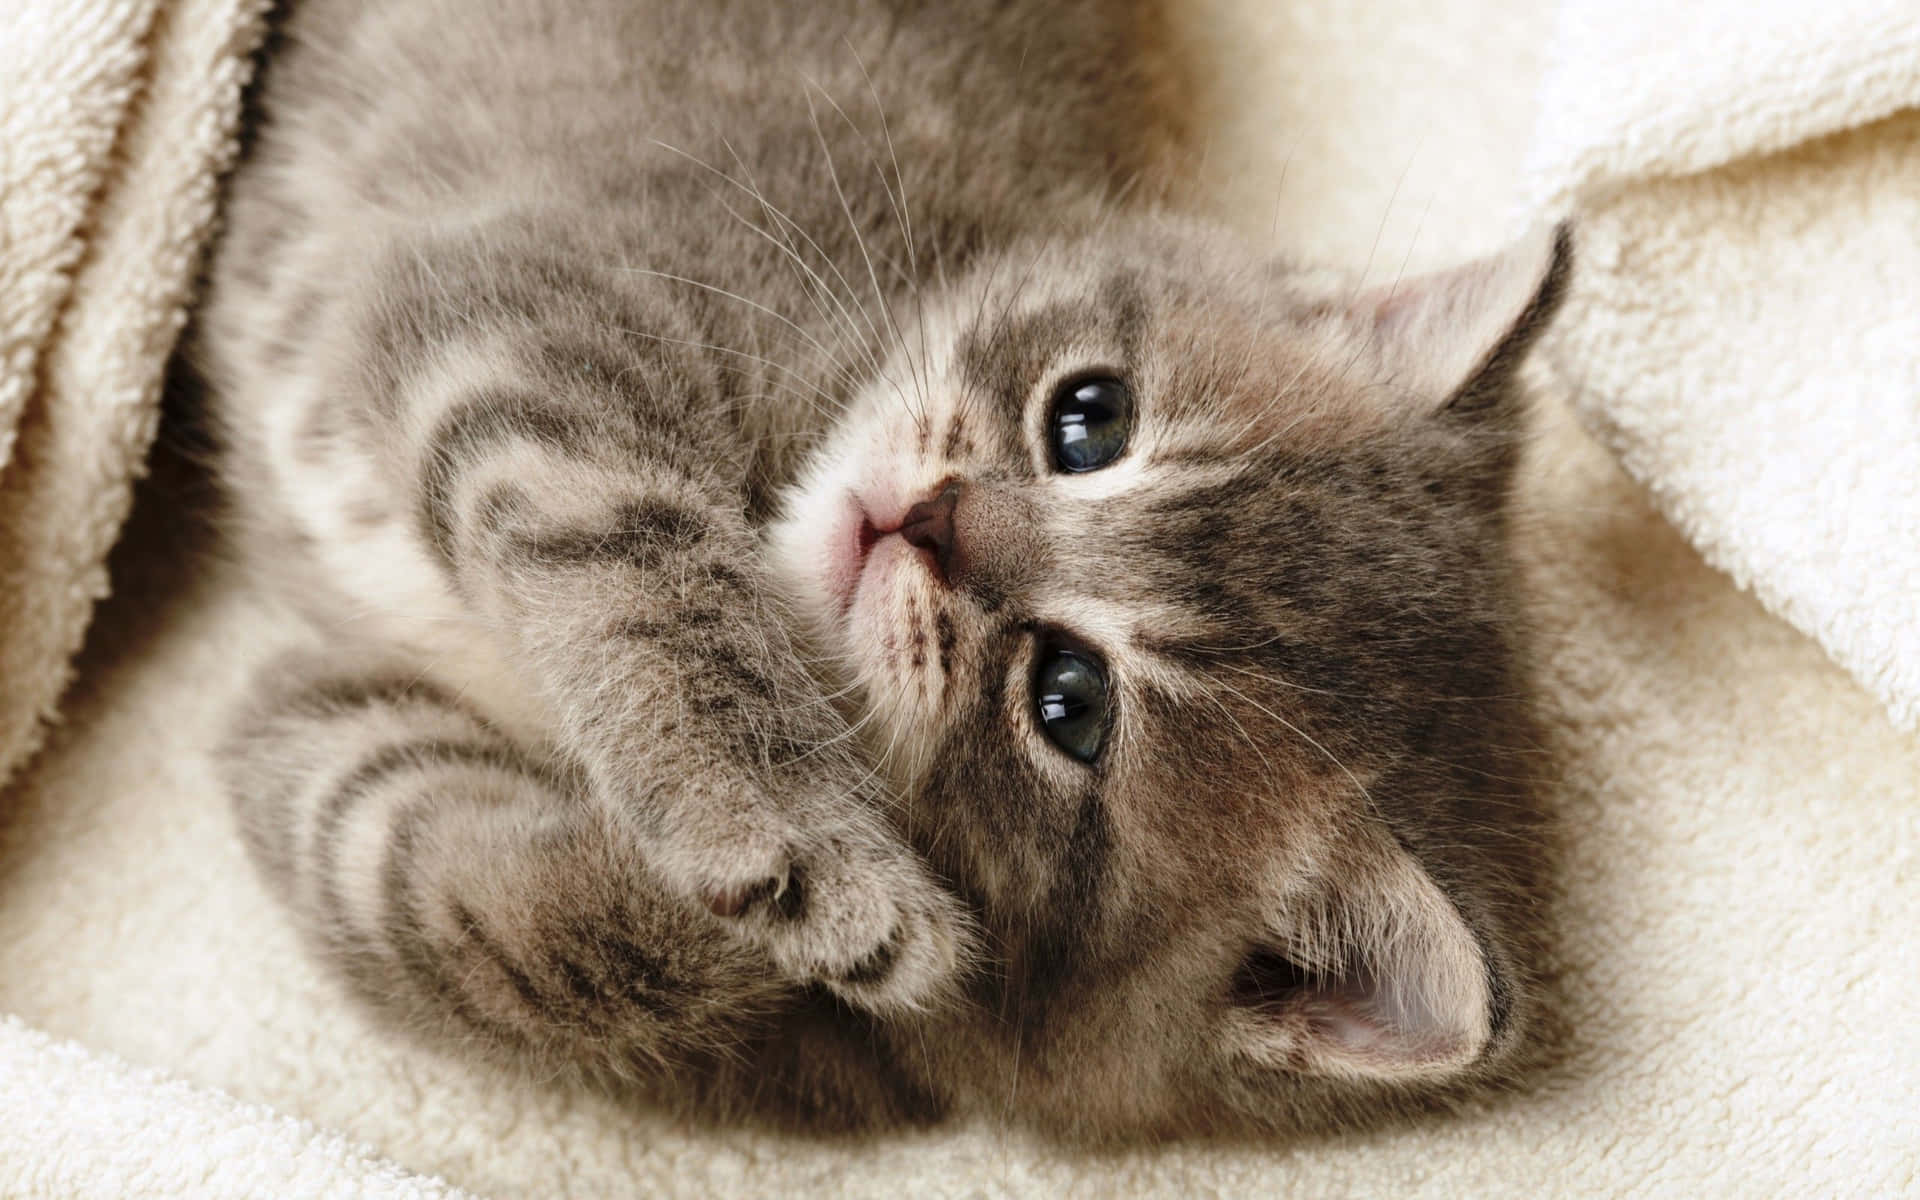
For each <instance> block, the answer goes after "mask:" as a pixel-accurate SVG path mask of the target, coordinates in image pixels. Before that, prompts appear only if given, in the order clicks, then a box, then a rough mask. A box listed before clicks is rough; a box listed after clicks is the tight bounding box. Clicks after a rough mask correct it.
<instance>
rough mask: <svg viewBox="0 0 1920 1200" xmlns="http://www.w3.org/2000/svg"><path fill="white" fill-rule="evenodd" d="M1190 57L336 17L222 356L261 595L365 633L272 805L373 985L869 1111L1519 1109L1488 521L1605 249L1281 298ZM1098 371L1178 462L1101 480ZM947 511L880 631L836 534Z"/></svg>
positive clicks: (499, 1045) (781, 7)
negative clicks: (1068, 432)
mask: <svg viewBox="0 0 1920 1200" xmlns="http://www.w3.org/2000/svg"><path fill="white" fill-rule="evenodd" d="M1161 42H1162V38H1161V36H1160V34H1159V33H1158V32H1157V26H1156V23H1155V18H1154V16H1153V14H1152V12H1151V11H1149V9H1148V7H1147V5H1146V4H1145V3H1144V0H1051V2H1050V3H1046V4H1040V3H1037V2H1031V3H1030V2H1028V0H947V2H942V3H934V2H933V0H816V2H813V3H801V2H799V0H794V2H792V3H776V2H773V0H407V2H405V3H380V4H375V3H370V2H366V0H300V2H299V3H297V4H295V5H293V6H292V10H291V14H290V16H289V17H288V19H287V24H286V27H285V29H284V31H283V34H282V36H281V37H280V38H279V39H278V40H277V42H276V44H275V47H274V50H273V57H272V60H271V62H270V63H269V66H268V70H267V73H266V79H265V83H264V85H263V87H262V88H261V91H260V93H259V96H258V106H257V110H258V111H257V120H258V125H257V128H256V131H255V135H254V139H253V143H252V147H251V149H250V152H249V155H248V158H247V161H246V162H245V164H244V165H243V166H242V168H241V169H240V171H239V173H238V175H237V177H236V179H235V180H234V183H233V188H232V195H231V201H230V207H229V228H228V231H227V233H226V235H225V237H224V239H223V241H222V244H221V246H220V248H219V251H218V253H217V255H216V258H215V261H214V263H213V268H212V273H211V287H210V292H209V295H208V298H207V301H206V304H205V306H204V308H203V310H202V313H201V316H200V321H199V326H198V331H199V332H198V338H197V342H196V346H195V359H196V362H197V363H198V365H199V366H200V368H201V370H202V372H203V373H204V375H205V376H206V378H207V381H208V383H209V385H210V394H211V395H212V397H213V401H212V403H213V416H214V418H215V422H216V424H217V426H218V428H219V429H220V431H221V434H222V436H223V439H224V442H225V446H224V451H223V452H224V463H225V474H226V478H227V480H228V484H229V489H230V491H231V494H232V496H233V501H234V502H233V506H232V507H233V513H234V518H235V520H234V534H235V539H236V544H237V545H238V547H239V548H240V550H241V552H242V553H243V554H244V555H245V556H246V557H247V559H248V560H249V561H250V562H251V563H252V564H254V565H255V566H256V567H257V568H258V569H259V570H260V572H261V573H262V575H263V576H264V577H265V578H266V579H267V580H268V581H269V582H270V583H271V585H272V586H275V587H277V588H279V589H281V590H282V591H283V592H284V593H285V594H287V595H288V596H290V597H291V598H293V599H294V600H295V601H296V603H298V604H299V605H300V606H302V607H303V608H304V609H305V611H306V612H307V614H308V615H309V616H310V617H311V618H312V619H313V620H314V622H315V623H316V626H317V627H318V628H319V629H321V630H323V631H324V636H325V639H326V641H327V643H328V645H327V649H326V650H325V651H324V652H320V651H315V652H312V653H303V654H298V655H295V656H293V657H291V658H289V659H286V660H283V661H281V662H278V663H275V664H274V665H273V666H272V667H271V668H270V669H269V670H267V671H266V672H265V673H263V675H262V678H261V682H260V684H259V685H258V687H257V689H256V691H255V693H254V694H253V695H251V696H249V697H248V698H247V699H246V701H245V702H244V704H243V705H242V706H241V711H242V712H243V714H244V715H243V716H242V718H241V719H240V720H239V722H238V723H237V726H236V729H235V731H234V733H233V735H232V736H231V738H230V739H229V740H228V742H227V743H226V747H225V750H224V751H223V760H222V761H223V766H224V770H225V772H226V776H227V778H228V780H229V782H230V785H231V788H232V792H233V795H234V799H235V803H236V805H237V808H238V811H239V814H240V818H241V827H242V830H243V832H244V834H245V837H246V840H247V844H248V846H249V849H250V851H251V852H252V855H253V857H254V859H255V860H256V862H257V863H258V864H259V866H260V868H261V871H262V874H263V877H264V878H265V879H266V880H267V882H268V884H269V885H270V886H271V887H272V888H273V890H274V891H275V892H276V893H277V894H279V895H280V896H281V897H282V898H283V899H285V901H286V902H287V903H288V905H289V906H290V907H291V909H292V911H293V913H294V914H295V917H296V919H297V921H298V923H299V925H300V926H301V928H302V930H303V931H304V932H305V934H306V935H307V937H308V938H309V940H310V941H311V942H312V944H313V945H314V947H315V948H316V951H317V952H318V953H319V954H321V955H322V956H323V957H324V958H325V959H326V960H327V961H328V962H330V963H331V964H333V966H334V967H335V968H336V969H337V971H338V973H339V974H340V975H341V976H342V977H343V979H344V980H345V981H346V982H347V983H348V985H349V986H350V987H351V988H352V989H353V991H354V992H355V993H356V994H358V995H360V996H361V997H362V998H363V999H365V1000H367V1001H368V1002H370V1003H371V1004H373V1005H374V1006H375V1007H376V1008H377V1009H379V1010H380V1011H382V1012H385V1013H387V1014H388V1015H390V1016H392V1017H394V1018H396V1019H398V1020H399V1021H400V1022H401V1023H403V1024H405V1025H407V1026H410V1027H413V1028H416V1029H419V1030H422V1031H425V1032H429V1033H437V1034H442V1035H445V1034H448V1033H451V1034H452V1035H453V1037H454V1040H455V1041H456V1042H457V1043H458V1044H461V1045H465V1046H467V1047H470V1048H474V1049H475V1050H476V1051H477V1052H479V1053H482V1054H484V1055H487V1056H489V1057H491V1058H493V1059H496V1060H498V1061H502V1062H508V1063H515V1064H519V1065H521V1066H523V1067H526V1068H528V1069H531V1070H534V1071H536V1072H538V1073H540V1074H542V1075H551V1074H555V1073H574V1074H579V1075H582V1076H587V1077H591V1078H595V1079H600V1080H619V1081H629V1082H633V1083H636V1084H640V1085H643V1086H645V1087H647V1088H650V1089H652V1090H653V1091H655V1092H656V1093H657V1094H660V1095H663V1096H667V1097H670V1098H674V1099H678V1100H683V1101H688V1102H693V1103H697V1104H699V1105H701V1106H703V1107H705V1108H708V1109H718V1110H723V1111H733V1112H743V1111H758V1112H764V1113H770V1114H773V1115H776V1116H779V1117H782V1118H783V1119H791V1118H795V1117H800V1116H806V1117H810V1118H813V1119H815V1120H818V1121H822V1122H824V1123H827V1124H832V1125H844V1124H864V1123H875V1122H886V1121H893V1120H922V1119H926V1118H929V1117H931V1116H934V1115H936V1114H939V1113H943V1112H949V1111H954V1110H956V1109H957V1110H995V1111H1003V1112H1005V1113H1006V1115H1008V1116H1012V1117H1017V1118H1020V1119H1025V1120H1029V1121H1032V1122H1034V1123H1037V1124H1039V1125H1042V1126H1044V1127H1047V1128H1050V1129H1052V1130H1055V1131H1056V1132H1061V1133H1066V1134H1071V1135H1074V1136H1083V1137H1104V1136H1110V1135H1115V1134H1126V1133H1142V1132H1146V1133H1176V1132H1188V1131H1202V1130H1204V1131H1217V1130H1222V1129H1227V1128H1247V1127H1250V1128H1255V1129H1278V1128H1285V1127H1297V1126H1301V1125H1313V1124H1325V1123H1328V1122H1345V1121H1351V1120H1357V1119H1361V1118H1364V1117H1368V1116H1373V1115H1378V1114H1379V1113H1383V1112H1391V1111H1400V1110H1403V1109H1406V1108H1408V1107H1410V1106H1415V1105H1420V1104H1426V1103H1431V1102H1434V1101H1437V1100H1444V1099H1447V1098H1449V1097H1454V1096H1459V1095H1464V1094H1467V1093H1468V1092H1469V1091H1471V1090H1472V1089H1473V1088H1474V1087H1477V1086H1481V1085H1485V1084H1489V1083H1493V1082H1497V1081H1499V1080H1502V1079H1504V1078H1506V1077H1507V1076H1508V1074H1509V1073H1510V1071H1511V1070H1512V1069H1513V1067H1514V1065H1515V1064H1517V1063H1519V1062H1521V1061H1522V1060H1523V1059H1524V1057H1525V1052H1526V1050H1527V1048H1528V1046H1529V1044H1530V1036H1531V1031H1532V1030H1534V1029H1535V1028H1537V1026H1538V1017H1537V1010H1538V1002H1537V988H1536V987H1535V985H1534V984H1533V983H1532V978H1533V975H1532V969H1531V964H1532V962H1533V961H1534V958H1535V957H1536V955H1537V946H1536V937H1537V924H1538V919H1537V909H1538V895H1539V892H1540V887H1541V880H1540V854H1539V850H1538V845H1539V837H1538V820H1537V813H1536V811H1535V806H1534V785H1533V782H1532V780H1533V778H1534V776H1535V774H1536V768H1535V762H1534V760H1535V738H1534V734H1533V732H1532V725H1531V717H1530V715H1529V709H1528V705H1527V702H1526V697H1525V684H1524V675H1523V671H1522V665H1521V658H1520V655H1521V652H1522V648H1523V647H1522V637H1521V630H1520V629H1519V627H1518V621H1517V616H1516V606H1515V604H1514V602H1513V599H1512V587H1511V583H1510V570H1509V567H1508V564H1507V558H1506V551H1505V544H1504V543H1505V526H1506V503H1507V500H1506V496H1507V484H1508V479H1509V476H1510V473H1511V470H1512V465H1513V460H1514V457H1515V455H1516V454H1517V447H1518V441H1519V438H1520V436H1521V432H1522V430H1523V428H1524V410H1523V407H1522V406H1521V404H1520V400H1519V397H1518V396H1517V395H1515V393H1514V385H1513V373H1514V369H1515V367H1516V365H1517V363H1518V362H1519V360H1520V359H1521V358H1522V357H1523V356H1524V354H1525V352H1526V349H1527V348H1528V346H1529V345H1530V343H1531V340H1532V338H1533V336H1534V335H1535V334H1536V333H1537V331H1538V329H1539V328H1540V327H1541V326H1542V325H1544V323H1545V322H1546V320H1548V319H1549V318H1550V317H1551V313H1552V309H1553V306H1554V304H1555V302H1556V301H1557V297H1558V295H1559V292H1560V290H1561V288H1562V286H1563V284H1564V279H1565V271H1566V264H1567V248H1566V243H1565V239H1564V237H1562V238H1558V239H1547V240H1545V241H1538V242H1534V243H1529V244H1528V245H1525V246H1522V247H1520V248H1518V249H1516V250H1515V251H1513V252H1511V253H1509V254H1507V255H1503V256H1500V257H1498V258H1496V259H1493V260H1489V261H1488V262H1486V263H1482V264H1477V265H1474V266H1471V267H1468V268H1464V269H1463V270H1462V271H1461V272H1458V273H1454V274H1450V275H1448V276H1445V277H1441V278H1437V279H1435V280H1431V281H1426V282H1423V283H1420V284H1417V285H1412V286H1410V287H1409V288H1408V289H1406V290H1405V291H1404V292H1397V293H1391V294H1387V295H1378V296H1374V295H1362V296H1359V297H1355V296H1353V295H1351V294H1350V293H1348V292H1347V291H1346V290H1345V288H1344V286H1343V285H1340V284H1338V283H1337V282H1334V281H1327V280H1323V279H1321V278H1320V277H1319V276H1315V275H1311V274H1305V273H1301V272H1298V271H1295V270H1292V269H1290V268H1288V267H1286V266H1284V265H1282V264H1275V263H1269V262H1265V261H1262V260H1261V259H1260V258H1259V257H1258V256H1254V255H1250V254H1248V253H1247V251H1246V250H1245V248H1244V247H1243V246H1241V245H1240V244H1239V243H1237V242H1236V241H1234V240H1233V239H1232V238H1231V237H1229V236H1228V235H1226V234H1224V233H1222V232H1220V231H1218V230H1214V229H1211V228H1208V227H1206V226H1204V225H1202V224H1199V223H1197V222H1193V221H1190V220H1187V219H1185V218H1181V217H1177V216H1174V215H1171V214H1169V213H1168V212H1167V211H1166V210H1164V209H1162V208H1159V207H1157V206H1156V205H1157V203H1158V202H1159V200H1158V198H1159V197H1161V196H1162V195H1163V193H1165V192H1167V191H1168V189H1169V188H1170V187H1171V184H1172V181H1173V180H1174V179H1176V178H1177V171H1175V170H1173V169H1172V166H1173V164H1175V163H1176V162H1177V154H1178V149H1177V147H1178V142H1179V136H1178V133H1179V131H1178V122H1177V120H1176V118H1175V114H1176V113H1177V109H1178V105H1177V101H1176V99H1175V96H1176V89H1175V87H1174V86H1173V82H1174V81H1173V76H1172V74H1171V72H1170V71H1169V70H1168V68H1167V67H1166V66H1165V64H1164V63H1162V62H1161V61H1160V60H1159V58H1158V57H1157V56H1156V54H1155V53H1154V48H1155V47H1156V46H1158V45H1159V44H1160V43H1161ZM1090 368H1099V369H1101V370H1105V371H1112V372H1116V373H1119V374H1121V375H1123V376H1124V377H1125V378H1127V379H1128V380H1129V381H1130V385H1131V387H1132V389H1133V391H1134V393H1135V395H1136V397H1137V398H1138V408H1139V412H1138V415H1137V418H1136V424H1135V428H1134V430H1133V433H1132V435H1131V437H1132V440H1131V441H1130V443H1129V448H1128V451H1127V454H1126V455H1125V456H1124V457H1123V458H1122V459H1120V460H1118V461H1116V463H1115V464H1114V465H1113V466H1112V467H1111V468H1109V469H1107V470H1103V471H1100V472H1095V473H1090V474H1087V475H1084V476H1066V475H1062V474H1061V473H1059V472H1058V471H1055V470H1053V469H1052V467H1051V466H1050V462H1051V460H1050V458H1049V454H1048V451H1047V448H1046V444H1045V440H1044V439H1045V426H1046V406H1047V402H1048V401H1047V397H1048V396H1049V395H1050V394H1051V392H1052V390H1053V389H1054V387H1055V386H1057V385H1058V383H1059V382H1060V381H1061V380H1063V379H1067V378H1071V377H1073V375H1074V373H1075V372H1084V371H1086V370H1088V369H1090ZM942 489H953V490H952V492H951V495H952V496H953V497H954V499H953V500H952V505H953V508H952V513H953V520H954V522H955V528H956V529H958V530H959V531H960V532H959V535H958V536H959V541H960V544H959V546H958V548H957V549H956V550H955V557H954V559H953V560H952V562H951V563H949V564H948V566H949V567H951V570H950V571H949V570H947V569H945V568H943V569H941V570H935V569H933V568H932V567H931V566H929V565H928V564H929V563H930V562H931V561H932V560H930V559H927V558H926V557H925V556H924V555H923V554H921V552H920V551H917V550H915V549H913V548H912V547H910V546H909V544H908V542H907V541H906V540H905V539H904V538H902V537H891V536H885V537H883V538H882V541H881V543H880V544H879V545H877V546H876V547H874V549H873V552H872V554H871V556H870V557H862V558H860V559H859V560H858V562H857V564H856V570H857V571H864V572H865V573H864V574H858V575H857V579H858V581H859V582H858V587H857V589H856V591H855V592H854V593H852V594H851V597H852V598H851V599H847V598H845V597H844V596H843V595H842V582H839V581H840V580H841V575H843V574H844V568H845V560H846V558H847V555H848V553H849V551H848V544H849V539H850V538H852V537H853V536H854V531H857V530H858V528H859V522H858V521H857V520H856V521H854V523H853V524H852V525H851V526H849V525H848V523H847V522H848V520H849V516H848V514H849V512H852V513H855V514H859V513H865V514H866V519H867V520H868V524H870V525H871V524H873V523H875V522H879V523H882V524H885V523H886V522H887V521H888V520H889V517H888V516H887V514H889V513H892V514H893V518H892V523H893V524H894V525H897V524H898V514H899V513H900V512H903V511H904V510H905V509H906V508H907V506H908V505H910V504H911V503H912V502H913V500H915V499H916V498H919V497H922V496H932V495H936V494H941V493H942ZM850 505H851V506H853V507H851V508H850V507H849V506H850ZM876 514H878V515H876ZM863 553H864V552H863ZM916 556H918V557H916ZM836 572H840V573H841V574H836ZM1056 636H1070V637H1071V638H1073V639H1075V641H1076V644H1083V645H1086V646H1089V647H1093V648H1094V649H1095V650H1097V651H1098V653H1099V654H1100V655H1101V656H1102V657H1103V659H1104V661H1105V662H1106V663H1107V666H1108V670H1109V672H1110V674H1111V676H1112V680H1113V686H1114V689H1115V691H1114V694H1115V705H1116V709H1115V711H1116V714H1117V715H1116V718H1115V725H1114V728H1113V731H1112V733H1111V735H1110V745H1109V747H1108V749H1107V750H1106V751H1105V752H1104V753H1103V756H1102V758H1101V759H1100V761H1099V762H1098V763H1096V764H1095V765H1094V766H1092V767H1088V766H1086V765H1085V764H1081V763H1078V762H1075V761H1072V760H1070V759H1068V758H1067V757H1066V756H1064V755H1063V754H1061V753H1060V752H1059V751H1058V750H1056V749H1054V748H1052V747H1051V746H1049V745H1048V744H1047V743H1046V741H1045V739H1044V737H1043V736H1042V735H1041V734H1040V733H1039V731H1038V729H1037V726H1036V724H1035V721H1034V718H1033V713H1032V697H1031V689H1030V683H1031V679H1032V672H1033V664H1034V661H1035V656H1036V654H1037V653H1038V648H1039V647H1040V646H1041V644H1042V643H1043V642H1044V641H1045V640H1046V639H1047V638H1049V637H1056Z"/></svg>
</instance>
